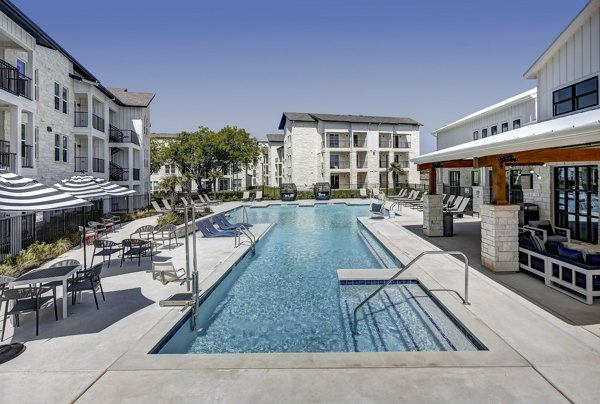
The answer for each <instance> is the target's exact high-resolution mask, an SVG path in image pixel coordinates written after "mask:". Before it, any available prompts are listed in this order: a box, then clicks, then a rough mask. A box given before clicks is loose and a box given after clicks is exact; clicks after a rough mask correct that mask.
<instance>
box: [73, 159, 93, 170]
mask: <svg viewBox="0 0 600 404" xmlns="http://www.w3.org/2000/svg"><path fill="white" fill-rule="evenodd" d="M74 160H75V167H74V168H75V170H74V171H75V172H76V173H82V172H86V171H89V168H88V158H87V157H75V158H74Z"/></svg>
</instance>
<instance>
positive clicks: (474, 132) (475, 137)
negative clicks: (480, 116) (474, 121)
mask: <svg viewBox="0 0 600 404" xmlns="http://www.w3.org/2000/svg"><path fill="white" fill-rule="evenodd" d="M477 139H479V131H478V130H476V131H473V140H477Z"/></svg>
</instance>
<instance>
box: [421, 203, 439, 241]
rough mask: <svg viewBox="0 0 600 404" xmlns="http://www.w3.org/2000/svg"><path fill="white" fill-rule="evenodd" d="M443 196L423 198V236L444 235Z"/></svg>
mask: <svg viewBox="0 0 600 404" xmlns="http://www.w3.org/2000/svg"><path fill="white" fill-rule="evenodd" d="M442 207H443V204H442V195H425V196H424V197H423V234H424V235H426V236H429V237H441V236H443V235H444V226H443V225H444V223H443V213H442Z"/></svg>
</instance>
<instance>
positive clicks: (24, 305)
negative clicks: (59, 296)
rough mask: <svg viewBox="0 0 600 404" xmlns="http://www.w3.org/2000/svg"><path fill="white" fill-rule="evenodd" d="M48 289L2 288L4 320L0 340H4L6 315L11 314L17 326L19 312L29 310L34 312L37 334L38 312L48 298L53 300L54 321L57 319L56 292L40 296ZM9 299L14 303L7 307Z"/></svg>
mask: <svg viewBox="0 0 600 404" xmlns="http://www.w3.org/2000/svg"><path fill="white" fill-rule="evenodd" d="M49 290H50V289H49V288H44V287H40V286H27V287H22V288H14V289H3V290H2V295H1V297H0V302H2V303H4V321H3V323H2V337H1V338H0V340H1V341H4V331H5V330H6V319H7V318H8V316H13V317H14V321H15V326H16V327H19V325H20V322H19V314H20V313H26V312H31V311H34V312H35V335H36V336H37V335H39V323H40V314H39V312H40V309H41V308H42V306H43V305H44V304H45V303H47V302H49V301H50V300H54V317H55V318H56V321H58V308H57V306H56V294H54V295H52V296H42V294H43V293H45V292H47V291H49ZM11 300H14V301H15V303H14V305H13V306H12V308H9V306H10V304H9V303H10V301H11ZM0 306H1V305H0Z"/></svg>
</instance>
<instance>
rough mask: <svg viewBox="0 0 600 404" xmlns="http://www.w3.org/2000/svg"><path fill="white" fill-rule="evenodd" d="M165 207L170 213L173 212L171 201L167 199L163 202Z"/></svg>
mask: <svg viewBox="0 0 600 404" xmlns="http://www.w3.org/2000/svg"><path fill="white" fill-rule="evenodd" d="M162 203H163V205H165V209H166V210H168V211H170V210H171V204H169V201H167V200H166V199H163V200H162Z"/></svg>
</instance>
